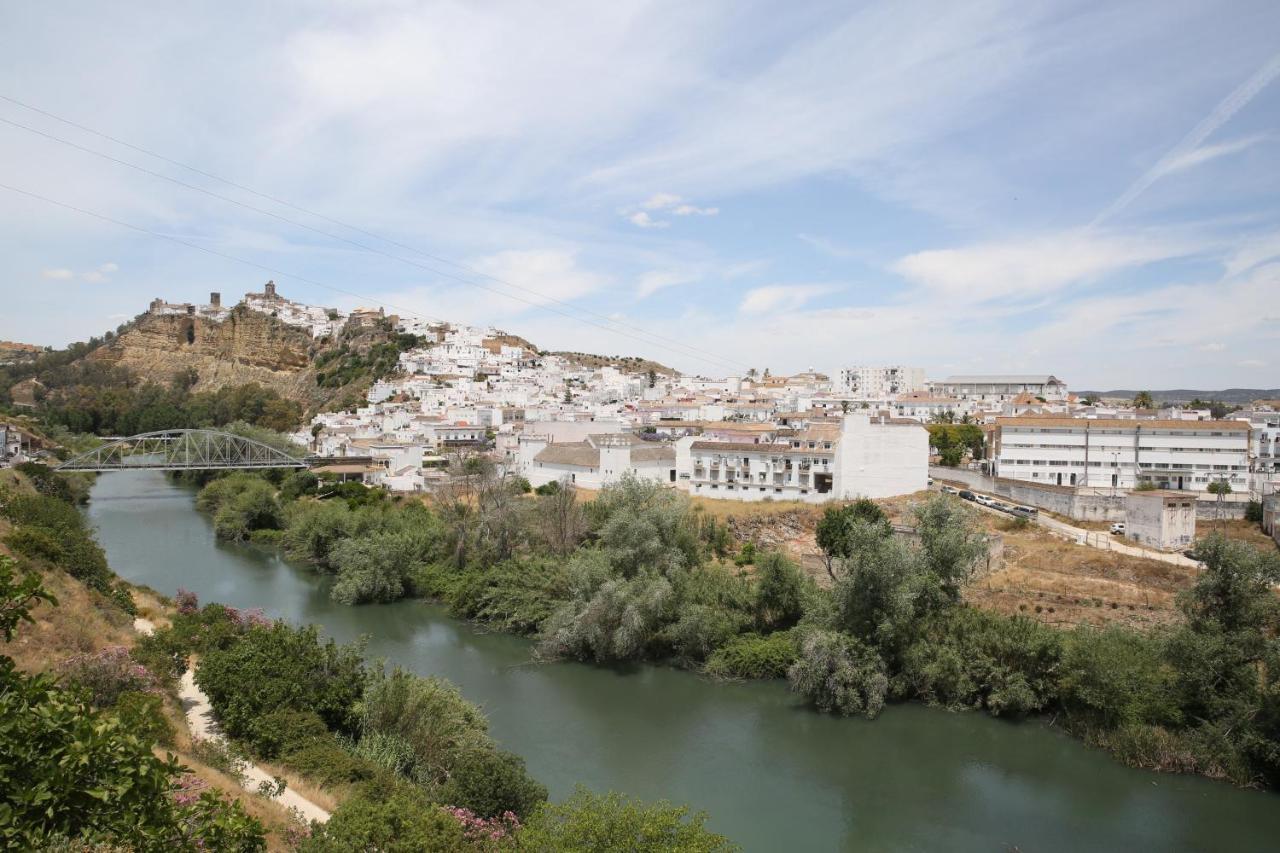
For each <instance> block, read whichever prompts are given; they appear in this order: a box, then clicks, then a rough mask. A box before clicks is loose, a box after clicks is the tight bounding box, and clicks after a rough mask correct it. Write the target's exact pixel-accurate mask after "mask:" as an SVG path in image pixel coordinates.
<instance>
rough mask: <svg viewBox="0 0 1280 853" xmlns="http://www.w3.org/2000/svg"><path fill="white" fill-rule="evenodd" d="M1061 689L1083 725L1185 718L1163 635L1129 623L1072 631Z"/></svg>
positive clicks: (1067, 706)
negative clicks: (1130, 627)
mask: <svg viewBox="0 0 1280 853" xmlns="http://www.w3.org/2000/svg"><path fill="white" fill-rule="evenodd" d="M1058 692H1059V699H1060V701H1061V703H1062V706H1063V708H1064V709H1065V710H1066V711H1067V713H1068V715H1070V716H1071V717H1074V718H1077V719H1079V721H1080V722H1081V723H1083V724H1097V725H1101V726H1103V727H1105V728H1117V727H1121V726H1133V725H1136V724H1141V723H1150V724H1157V725H1169V724H1173V725H1176V724H1178V723H1179V722H1180V718H1181V714H1180V712H1179V710H1178V707H1177V702H1176V701H1175V696H1174V687H1173V672H1172V669H1171V668H1170V667H1169V666H1168V665H1167V664H1166V663H1165V660H1164V643H1163V641H1162V639H1161V638H1159V637H1154V636H1151V635H1148V634H1142V633H1139V632H1137V631H1132V630H1128V629H1125V628H1118V627H1111V628H1101V629H1094V628H1077V629H1076V630H1074V631H1072V632H1070V633H1069V634H1068V635H1067V637H1066V642H1065V644H1064V648H1063V655H1062V669H1061V673H1060V675H1059V677H1058Z"/></svg>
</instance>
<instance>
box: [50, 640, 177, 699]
mask: <svg viewBox="0 0 1280 853" xmlns="http://www.w3.org/2000/svg"><path fill="white" fill-rule="evenodd" d="M59 668H60V669H61V671H62V675H63V678H64V679H65V680H66V682H67V684H68V685H70V686H71V687H74V688H78V689H81V690H84V691H85V693H86V695H87V696H88V698H89V701H90V702H91V703H93V705H94V706H96V707H98V708H111V707H113V706H114V705H115V704H116V701H117V700H118V699H119V698H120V696H121V694H123V693H130V692H143V691H146V690H149V689H151V688H153V687H154V686H155V679H154V678H152V676H151V673H150V672H148V671H147V668H146V667H144V666H142V665H141V664H140V663H138V662H137V661H135V660H134V659H133V658H132V657H130V655H129V650H128V649H126V648H125V647H124V646H107V647H106V648H105V649H102V650H101V651H98V652H94V653H93V654H83V655H76V656H75V657H73V658H68V659H67V660H65V661H63V662H62V665H61V666H60V667H59Z"/></svg>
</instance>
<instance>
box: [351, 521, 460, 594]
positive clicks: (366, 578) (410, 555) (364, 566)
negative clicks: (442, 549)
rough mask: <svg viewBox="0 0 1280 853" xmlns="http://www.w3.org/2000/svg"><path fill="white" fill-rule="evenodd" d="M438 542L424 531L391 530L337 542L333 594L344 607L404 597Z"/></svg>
mask: <svg viewBox="0 0 1280 853" xmlns="http://www.w3.org/2000/svg"><path fill="white" fill-rule="evenodd" d="M437 541H438V540H436V539H434V538H433V537H432V536H431V535H430V534H429V533H425V532H421V533H410V532H399V531H394V532H392V531H388V532H380V533H374V534H372V535H369V536H365V537H362V538H359V539H347V540H344V541H341V542H338V543H336V544H335V545H334V546H333V548H332V549H331V551H330V556H329V561H330V563H332V565H333V566H334V567H335V569H336V570H337V573H338V580H337V582H336V583H334V585H333V588H332V589H331V590H330V595H332V596H333V599H334V600H335V601H338V602H340V603H342V604H363V603H366V602H387V601H396V600H398V599H400V598H403V597H404V595H405V593H406V591H407V588H408V586H409V584H410V578H411V577H412V576H413V575H414V573H415V572H416V571H417V569H418V567H420V566H422V565H424V564H425V563H427V562H428V561H429V560H430V559H431V558H432V556H434V552H435V550H436V545H437Z"/></svg>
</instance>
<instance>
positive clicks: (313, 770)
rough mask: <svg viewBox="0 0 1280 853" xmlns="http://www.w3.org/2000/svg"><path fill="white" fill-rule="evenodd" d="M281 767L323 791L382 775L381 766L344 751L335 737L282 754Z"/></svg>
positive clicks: (313, 742) (316, 739) (321, 739)
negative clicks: (292, 771)
mask: <svg viewBox="0 0 1280 853" xmlns="http://www.w3.org/2000/svg"><path fill="white" fill-rule="evenodd" d="M280 763H282V764H284V765H285V766H286V767H291V768H293V769H294V770H296V771H297V772H298V773H300V774H302V775H303V776H305V777H307V778H308V779H311V780H314V781H315V782H317V783H319V784H320V785H322V786H324V787H333V786H335V785H350V784H352V783H354V782H367V781H369V780H370V779H376V778H377V777H378V775H379V774H380V772H381V769H380V768H379V767H378V765H376V764H374V763H373V762H371V761H369V760H368V759H367V758H364V757H362V756H359V755H355V754H353V753H352V752H351V751H349V750H347V749H344V748H343V746H342V744H340V743H339V742H338V741H337V739H335V738H333V737H332V736H330V737H324V738H315V739H312V740H310V741H306V742H304V743H302V744H301V745H299V746H297V747H295V748H294V749H292V750H290V751H288V752H284V753H282V754H281V757H280Z"/></svg>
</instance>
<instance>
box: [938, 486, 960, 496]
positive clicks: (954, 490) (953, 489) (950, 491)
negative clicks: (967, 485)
mask: <svg viewBox="0 0 1280 853" xmlns="http://www.w3.org/2000/svg"><path fill="white" fill-rule="evenodd" d="M942 491H944V492H945V493H947V494H948V495H958V494H960V490H959V489H957V488H956V487H955V486H943V487H942Z"/></svg>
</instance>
